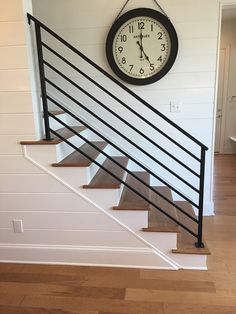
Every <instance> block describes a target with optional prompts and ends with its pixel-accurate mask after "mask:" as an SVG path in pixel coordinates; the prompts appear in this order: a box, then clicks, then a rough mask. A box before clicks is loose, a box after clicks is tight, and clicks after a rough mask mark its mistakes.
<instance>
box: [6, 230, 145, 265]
mask: <svg viewBox="0 0 236 314" xmlns="http://www.w3.org/2000/svg"><path fill="white" fill-rule="evenodd" d="M0 239H3V241H2V242H3V243H8V244H35V245H37V244H39V245H43V244H48V245H79V246H93V247H95V246H112V247H140V248H142V247H146V245H145V244H144V243H143V242H141V241H140V240H138V239H137V238H136V237H135V236H133V235H131V234H129V233H128V232H126V231H114V232H111V231H93V230H89V231H72V230H56V229H55V230H47V229H43V230H25V231H24V232H23V233H20V234H19V233H14V232H12V230H10V229H0ZM108 262H109V261H108Z"/></svg>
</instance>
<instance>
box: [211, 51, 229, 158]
mask: <svg viewBox="0 0 236 314" xmlns="http://www.w3.org/2000/svg"><path fill="white" fill-rule="evenodd" d="M221 50H225V60H224V61H225V62H224V86H223V103H222V113H221V114H222V118H221V119H222V120H221V129H220V149H219V154H224V141H225V127H226V116H227V95H228V81H229V64H230V51H231V46H230V45H228V46H226V47H224V48H221V47H219V64H218V71H219V66H220V51H221ZM217 83H219V75H218V81H217ZM218 89H219V88H218V84H217V92H218ZM217 101H218V93H217V96H216V115H217ZM216 115H215V120H216ZM215 123H216V122H215ZM215 132H216V127H215Z"/></svg>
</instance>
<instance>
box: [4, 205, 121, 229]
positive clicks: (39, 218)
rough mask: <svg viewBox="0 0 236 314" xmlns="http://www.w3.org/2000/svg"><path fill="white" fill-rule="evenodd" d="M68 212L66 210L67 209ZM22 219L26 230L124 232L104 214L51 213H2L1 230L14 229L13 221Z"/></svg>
mask: <svg viewBox="0 0 236 314" xmlns="http://www.w3.org/2000/svg"><path fill="white" fill-rule="evenodd" d="M65 210H66V208H65ZM13 219H22V221H23V226H24V230H29V229H31V230H32V229H53V230H55V229H57V230H81V231H82V230H84V231H89V230H106V231H123V228H122V227H121V226H120V225H119V224H117V223H115V221H114V220H112V219H110V218H108V217H107V216H105V215H104V214H102V213H86V212H81V213H70V212H69V211H68V212H61V213H57V212H54V213H50V212H47V213H46V212H35V211H32V212H20V211H17V212H3V211H2V212H1V220H0V228H8V229H12V227H13V225H12V220H13Z"/></svg>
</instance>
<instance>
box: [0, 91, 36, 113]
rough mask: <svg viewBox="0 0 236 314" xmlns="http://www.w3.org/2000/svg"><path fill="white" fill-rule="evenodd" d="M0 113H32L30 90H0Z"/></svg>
mask: <svg viewBox="0 0 236 314" xmlns="http://www.w3.org/2000/svg"><path fill="white" fill-rule="evenodd" d="M0 103H1V105H0V113H8V114H9V113H21V114H22V113H32V112H33V108H32V96H31V93H30V92H14V91H13V92H0Z"/></svg>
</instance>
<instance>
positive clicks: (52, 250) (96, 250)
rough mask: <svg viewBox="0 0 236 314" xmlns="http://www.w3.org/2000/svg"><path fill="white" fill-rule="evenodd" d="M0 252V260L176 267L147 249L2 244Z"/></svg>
mask: <svg viewBox="0 0 236 314" xmlns="http://www.w3.org/2000/svg"><path fill="white" fill-rule="evenodd" d="M0 256H1V258H0V262H2V263H9V262H10V263H30V264H55V265H80V266H101V267H125V268H146V269H166V270H176V268H174V267H171V266H170V264H168V263H166V262H165V261H164V260H163V259H161V258H160V257H159V256H158V255H157V254H156V253H155V251H154V250H151V249H136V248H119V249H117V248H111V247H79V246H42V245H41V246H40V245H38V246H35V245H10V244H2V245H0Z"/></svg>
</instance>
